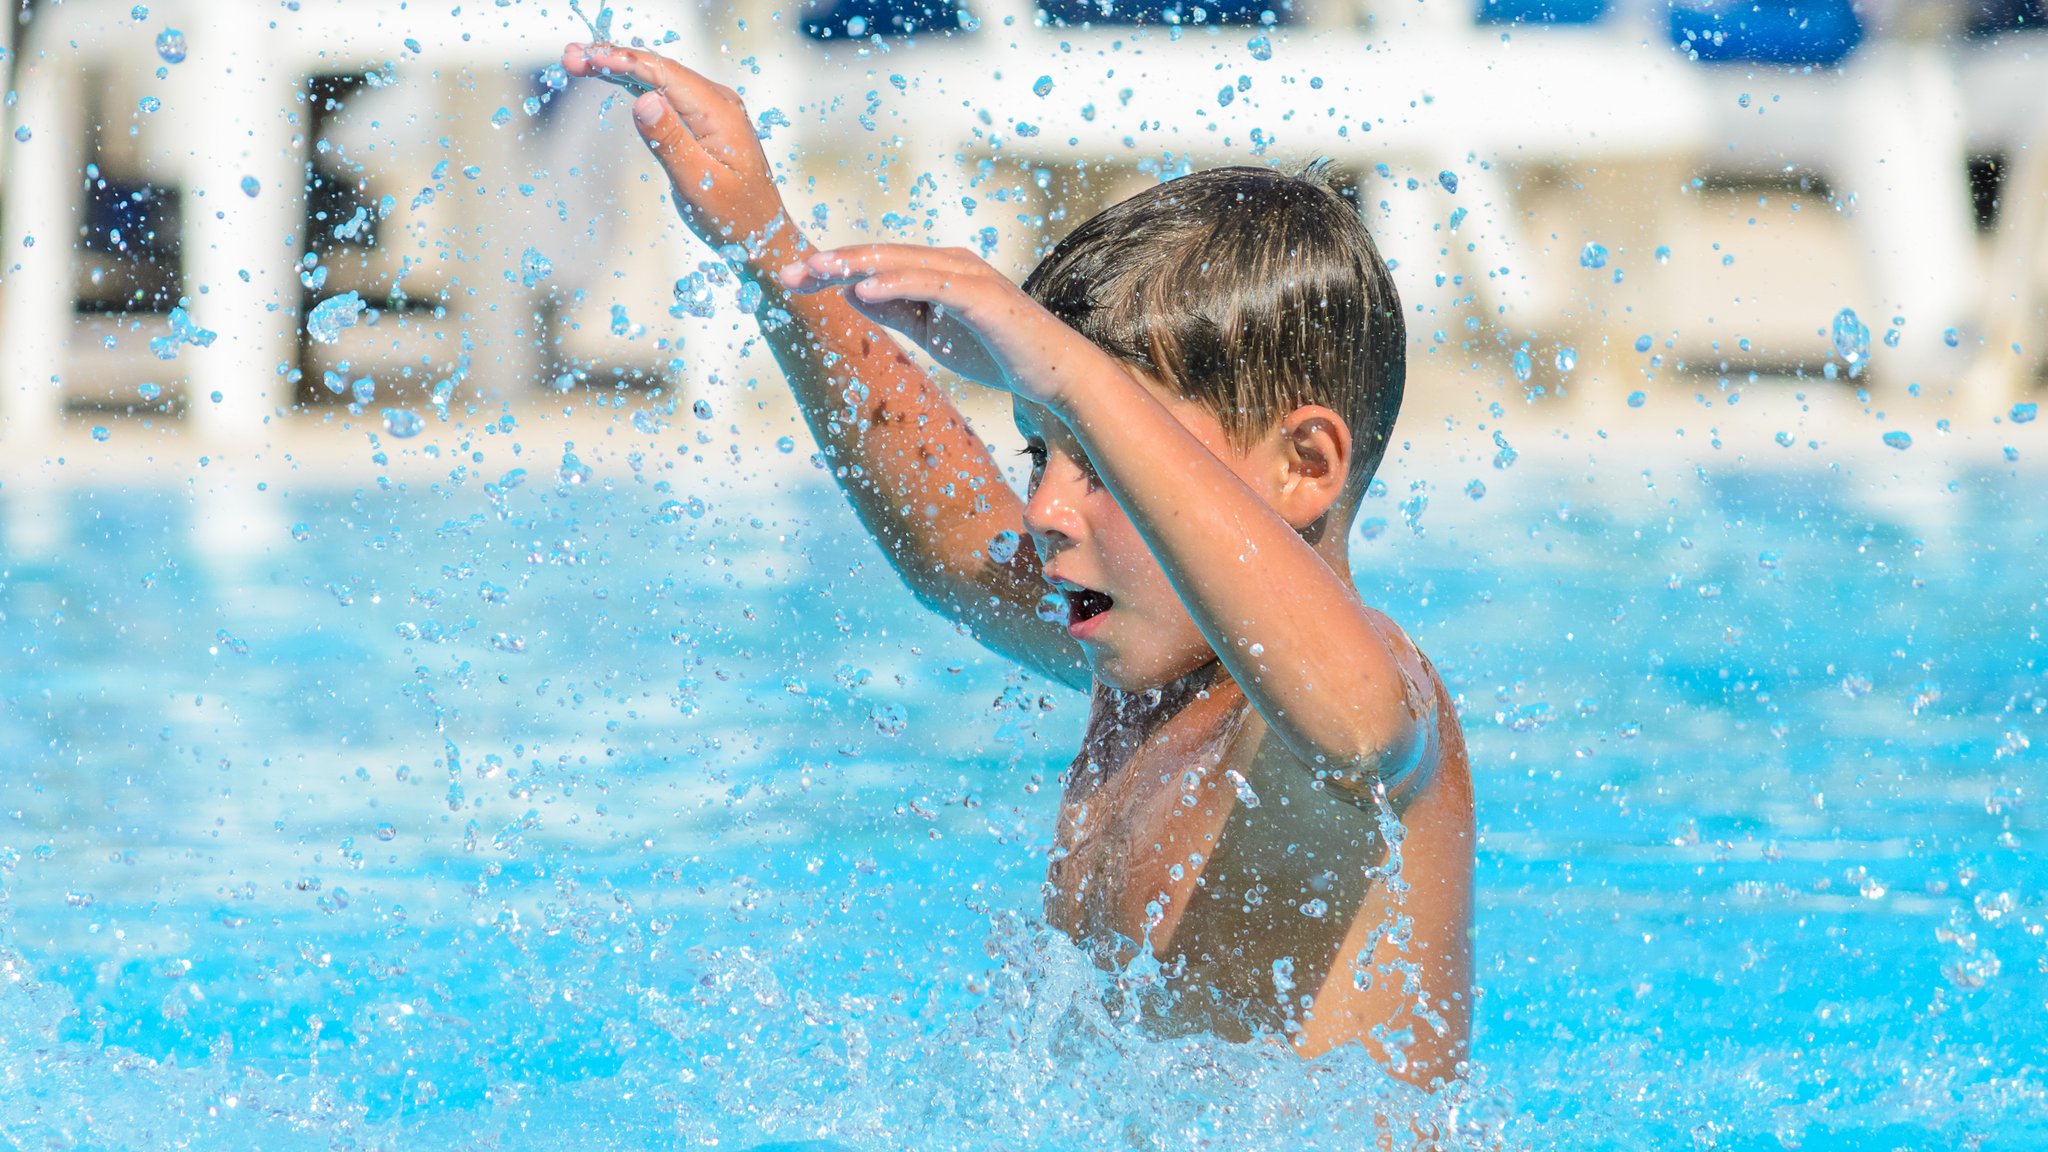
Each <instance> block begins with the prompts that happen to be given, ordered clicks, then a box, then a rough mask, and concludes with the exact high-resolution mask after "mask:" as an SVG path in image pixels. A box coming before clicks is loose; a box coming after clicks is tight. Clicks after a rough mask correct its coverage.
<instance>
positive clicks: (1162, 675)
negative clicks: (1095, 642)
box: [1084, 647, 1216, 692]
mask: <svg viewBox="0 0 2048 1152" xmlns="http://www.w3.org/2000/svg"><path fill="white" fill-rule="evenodd" d="M1084 651H1086V649H1084ZM1087 655H1088V670H1089V671H1090V672H1091V673H1093V674H1094V676H1095V680H1096V683H1098V684H1101V685H1102V686H1103V687H1105V688H1114V689H1116V690H1117V691H1119V692H1144V691H1147V690H1150V689H1153V688H1164V687H1166V686H1167V685H1169V684H1173V683H1175V682H1177V681H1179V680H1181V679H1183V678H1185V677H1186V676H1188V675H1189V674H1190V673H1192V672H1194V671H1195V670H1197V669H1199V668H1202V667H1205V666H1206V665H1208V664H1209V663H1211V662H1212V661H1214V660H1215V659H1216V654H1215V653H1214V652H1212V651H1210V650H1209V649H1208V648H1206V647H1205V648H1203V649H1202V650H1201V651H1200V652H1190V653H1163V652H1162V653H1145V654H1142V655H1141V654H1137V653H1122V652H1116V651H1105V650H1097V651H1092V652H1087Z"/></svg>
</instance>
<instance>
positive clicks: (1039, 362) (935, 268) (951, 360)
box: [781, 244, 1123, 412]
mask: <svg viewBox="0 0 2048 1152" xmlns="http://www.w3.org/2000/svg"><path fill="white" fill-rule="evenodd" d="M781 278H782V285H783V287H785V288H788V289H789V290H790V291H792V292H797V293H811V292H817V291H820V290H822V289H825V288H830V287H835V286H845V288H846V299H847V301H848V302H849V303H851V304H852V305H853V307H854V308H855V309H857V310H859V311H860V313H861V314H862V315H864V316H866V317H867V318H868V319H870V320H873V321H874V322H875V323H877V324H880V325H883V326H884V327H888V328H894V329H896V330H897V331H898V332H901V333H903V334H904V335H906V336H908V337H910V339H911V340H913V341H915V342H916V344H917V346H918V347H919V348H921V349H923V350H924V351H925V352H927V353H929V354H930V355H931V357H932V358H933V359H934V360H937V361H938V362H939V363H940V364H942V365H944V366H945V367H946V368H948V369H950V370H952V371H954V372H957V373H959V374H960V375H962V376H965V377H966V378H968V379H969V380H973V381H975V382H977V383H980V384H986V385H989V386H990V387H994V388H1001V389H1003V390H1004V391H1006V392H1012V393H1015V394H1016V395H1018V396H1022V397H1023V398H1024V399H1026V400H1030V401H1033V402H1035V403H1038V404H1042V405H1044V406H1046V407H1047V408H1050V409H1052V410H1053V411H1055V412H1059V411H1061V410H1062V408H1063V403H1062V401H1063V400H1064V399H1065V397H1066V395H1067V392H1068V390H1069V389H1070V388H1071V387H1072V386H1073V383H1074V381H1076V380H1078V379H1085V378H1089V377H1092V376H1097V375H1099V374H1100V373H1102V372H1105V371H1110V372H1118V373H1121V372H1122V370H1123V369H1122V366H1121V365H1119V364H1118V363H1117V362H1116V361H1115V360H1114V359H1113V358H1111V357H1110V356H1109V354H1108V353H1106V352H1104V351H1102V349H1100V348H1098V347H1096V346H1095V344H1094V343H1092V342H1091V341H1089V340H1088V338H1087V337H1085V336H1083V335H1081V334H1080V333H1079V332H1076V331H1074V330H1073V329H1072V328H1070V327H1068V326H1067V325H1066V324H1064V323H1062V322H1061V321H1060V319H1059V317H1057V316H1054V315H1053V314H1052V313H1051V312H1048V311H1046V310H1045V308H1044V306H1042V305H1040V304H1039V303H1038V301H1036V300H1033V299H1032V298H1031V297H1029V296H1027V295H1025V293H1024V290H1023V289H1022V288H1019V287H1018V286H1017V285H1015V284H1012V283H1010V281H1009V279H1008V278H1007V277H1005V276H1004V275H1003V274H1002V273H1000V272H998V271H996V270H995V269H994V268H992V267H990V266H989V265H988V263H987V262H986V261H984V260H982V259H981V258H980V257H978V256H975V255H974V254H973V253H971V252H968V251H966V250H965V249H961V248H921V247H918V246H916V245H911V244H865V245H859V246H856V247H850V248H835V249H832V250H830V251H825V252H814V253H812V254H811V255H810V256H809V257H807V258H805V259H804V260H802V261H799V262H797V263H794V264H791V265H789V266H787V267H785V268H783V269H782V271H781Z"/></svg>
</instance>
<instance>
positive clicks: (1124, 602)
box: [1015, 384, 1272, 691]
mask: <svg viewBox="0 0 2048 1152" xmlns="http://www.w3.org/2000/svg"><path fill="white" fill-rule="evenodd" d="M1147 386H1148V387H1150V388H1151V390H1152V394H1153V395H1154V396H1156V397H1158V399H1159V400H1160V402H1161V403H1163V404H1165V405H1166V407H1167V409H1168V411H1170V412H1172V413H1173V415H1174V417H1175V418H1176V419H1178V420H1179V421H1180V423H1181V424H1182V426H1184V427H1186V428H1187V429H1188V431H1190V432H1192V433H1193V434H1194V435H1195V438H1196V439H1197V440H1200V441H1201V442H1202V444H1203V446H1204V447H1206V448H1208V449H1209V451H1210V452H1211V453H1213V454H1214V455H1215V456H1216V458H1217V459H1219V460H1221V461H1223V462H1224V463H1225V464H1226V465H1228V466H1229V467H1230V469H1231V471H1232V472H1235V473H1236V474H1237V475H1238V478H1239V479H1241V480H1243V481H1244V482H1245V483H1246V484H1247V485H1249V486H1250V487H1251V488H1252V490H1253V491H1255V492H1258V493H1259V494H1260V496H1262V497H1264V498H1265V499H1266V500H1267V502H1268V503H1271V502H1272V495H1271V494H1270V493H1269V492H1268V491H1267V485H1268V484H1269V483H1270V477H1271V475H1272V472H1271V469H1270V468H1266V467H1262V466H1261V465H1262V464H1263V463H1264V460H1263V457H1264V456H1265V455H1266V453H1265V452H1264V451H1262V448H1261V446H1258V445H1254V447H1253V449H1252V450H1251V451H1250V452H1249V453H1246V452H1240V451H1238V450H1237V449H1236V448H1234V447H1233V446H1232V445H1231V443H1230V440H1229V438H1228V437H1227V436H1225V435H1224V432H1223V426H1222V423H1221V422H1220V421H1218V420H1217V419H1216V417H1215V416H1214V415H1212V414H1211V413H1210V412H1209V411H1208V410H1206V409H1204V408H1202V407H1200V406H1199V405H1196V404H1194V403H1192V402H1190V401H1187V400H1184V399H1182V398H1180V397H1178V396H1174V395H1171V394H1170V393H1168V392H1166V391H1165V390H1163V389H1161V388H1158V387H1154V386H1151V385H1149V384H1148V385H1147ZM1015 415H1016V421H1017V430H1018V431H1019V432H1021V433H1023V435H1024V439H1025V444H1026V450H1027V451H1028V452H1029V453H1030V455H1031V487H1030V496H1029V500H1028V501H1027V502H1026V504H1025V507H1024V526H1025V528H1026V529H1027V530H1028V531H1029V532H1030V533H1031V541H1032V543H1033V544H1034V545H1035V546H1036V547H1037V548H1038V556H1039V559H1040V561H1041V562H1042V564H1043V568H1044V573H1045V578H1046V580H1047V581H1048V582H1049V583H1051V584H1052V585H1053V587H1054V589H1056V590H1057V591H1060V592H1062V593H1064V594H1065V595H1066V599H1067V633H1068V634H1069V635H1070V636H1072V637H1073V638H1074V639H1075V640H1077V641H1079V642H1080V644H1081V651H1082V652H1083V653H1084V654H1085V655H1086V657H1087V660H1088V666H1089V668H1090V669H1091V670H1092V671H1093V672H1094V673H1095V678H1096V679H1097V680H1100V681H1101V682H1102V683H1104V684H1107V685H1109V686H1110V687H1112V688H1118V689H1122V690H1124V691H1140V690H1143V689H1146V688H1155V687H1159V686H1161V685H1164V684H1170V683H1172V682H1174V681H1175V680H1178V679H1180V678H1181V677H1183V676H1186V675H1187V674H1188V673H1190V672H1193V671H1194V670H1196V669H1197V668H1200V667H1201V666H1203V665H1204V664H1207V663H1208V662H1209V661H1211V660H1213V659H1215V658H1216V653H1215V651H1214V649H1212V648H1211V647H1210V646H1209V641H1208V639H1207V638H1206V637H1204V636H1203V635H1202V632H1201V629H1199V628H1197V627H1196V626H1195V622H1194V619H1193V617H1191V616H1190V615H1189V614H1188V610H1187V608H1186V607H1185V606H1184V605H1183V604H1182V603H1181V599H1180V594H1179V593H1177V592H1175V591H1174V589H1173V585H1172V584H1171V583H1170V582H1168V580H1167V578H1166V572H1165V570H1164V569H1162V568H1161V567H1160V566H1159V561H1158V559H1157V558H1155V557H1154V556H1153V555H1152V550H1151V548H1149V547H1148V546H1147V545H1146V544H1145V541H1144V539H1143V538H1141V537H1140V536H1139V535H1138V528H1137V525H1135V524H1133V523H1131V518H1130V517H1129V516H1128V515H1126V514H1125V513H1124V509H1123V506H1122V505H1121V504H1119V503H1117V499H1116V497H1115V495H1113V494H1112V493H1111V492H1110V491H1109V489H1108V488H1106V487H1104V486H1103V484H1102V481H1101V480H1100V479H1099V478H1097V476H1096V475H1095V470H1094V467H1093V465H1092V464H1091V463H1090V462H1089V460H1088V456H1087V454H1086V453H1085V452H1084V451H1083V450H1082V448H1081V444H1080V442H1079V441H1078V440H1076V439H1075V437H1074V434H1073V431H1072V430H1071V429H1069V428H1068V427H1067V426H1066V424H1065V423H1063V422H1062V421H1061V420H1060V419H1059V417H1057V416H1054V415H1053V414H1052V413H1051V412H1049V411H1047V410H1046V409H1045V408H1042V407H1040V406H1039V405H1036V404H1033V403H1030V402H1029V401H1026V400H1018V401H1016V402H1015Z"/></svg>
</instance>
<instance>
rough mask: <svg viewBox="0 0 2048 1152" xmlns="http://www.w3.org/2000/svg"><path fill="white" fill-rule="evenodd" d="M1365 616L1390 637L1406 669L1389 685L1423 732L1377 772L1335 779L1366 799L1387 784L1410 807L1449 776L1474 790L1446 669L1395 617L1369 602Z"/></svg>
mask: <svg viewBox="0 0 2048 1152" xmlns="http://www.w3.org/2000/svg"><path fill="white" fill-rule="evenodd" d="M1365 618H1366V622H1367V623H1368V624H1369V625H1371V627H1372V629H1373V630H1374V631H1375V632H1377V633H1378V634H1379V635H1380V638H1381V639H1382V640H1383V641H1384V642H1385V643H1386V645H1387V649H1388V651H1389V652H1391V653H1392V654H1393V657H1394V662H1395V664H1396V665H1397V666H1398V667H1399V668H1400V671H1401V675H1400V678H1399V680H1398V681H1397V682H1396V683H1392V684H1388V685H1387V687H1386V691H1387V692H1388V693H1390V694H1399V695H1400V696H1401V697H1402V700H1401V704H1402V705H1403V707H1404V708H1405V709H1406V710H1407V712H1408V713H1409V714H1410V715H1411V716H1414V717H1415V718H1416V719H1417V720H1419V721H1420V722H1421V723H1420V728H1421V730H1422V738H1421V739H1418V740H1415V741H1413V742H1412V744H1411V745H1410V746H1409V747H1407V748H1405V749H1403V750H1402V753H1401V754H1399V755H1397V756H1395V757H1393V758H1391V759H1390V760H1388V761H1387V762H1385V763H1382V764H1381V765H1380V766H1379V769H1380V770H1379V772H1378V773H1377V777H1376V778H1368V779H1352V780H1340V779H1337V778H1334V777H1333V778H1332V780H1331V783H1332V785H1333V786H1336V787H1337V788H1339V789H1340V790H1347V789H1348V790H1350V791H1353V792H1356V793H1357V794H1358V796H1357V798H1358V799H1359V800H1360V801H1362V802H1366V801H1370V799H1371V794H1372V793H1373V792H1375V791H1376V790H1378V789H1381V788H1383V789H1384V790H1385V791H1384V795H1385V796H1386V798H1387V799H1388V800H1389V801H1391V802H1392V803H1393V805H1394V807H1395V808H1396V809H1397V810H1405V809H1406V808H1407V807H1408V806H1409V805H1410V804H1411V803H1413V802H1414V801H1415V800H1416V799H1417V798H1418V797H1420V796H1421V795H1422V794H1424V793H1425V792H1432V791H1439V790H1440V789H1439V788H1438V787H1437V785H1439V784H1440V783H1445V782H1446V781H1445V777H1447V776H1449V777H1453V778H1454V779H1451V780H1449V781H1448V783H1450V784H1451V785H1452V786H1453V789H1454V790H1456V791H1459V792H1461V793H1462V792H1466V791H1468V786H1467V784H1466V783H1465V737H1464V730H1463V728H1462V727H1461V726H1460V725H1459V723H1458V713H1457V708H1456V707H1455V705H1454V704H1453V702H1452V697H1451V692H1450V689H1449V688H1448V687H1446V686H1445V684H1444V680H1443V676H1442V674H1441V673H1439V672H1438V671H1437V669H1436V665H1435V664H1433V663H1432V662H1431V661H1430V659H1429V657H1428V656H1427V655H1426V654H1424V653H1423V651H1422V648H1421V647H1420V646H1419V645H1417V644H1416V643H1415V640H1414V638H1413V637H1411V636H1409V635H1408V632H1407V630H1406V629H1404V628H1402V627H1401V625H1400V624H1399V623H1398V622H1396V621H1395V620H1394V618H1393V617H1391V616H1388V615H1387V614H1386V613H1384V612H1381V611H1380V610H1378V609H1376V608H1372V607H1367V608H1366V609H1365Z"/></svg>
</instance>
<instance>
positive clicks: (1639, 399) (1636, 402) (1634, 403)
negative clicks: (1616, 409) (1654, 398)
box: [1628, 392, 1649, 408]
mask: <svg viewBox="0 0 2048 1152" xmlns="http://www.w3.org/2000/svg"><path fill="white" fill-rule="evenodd" d="M1648 399H1649V397H1648V396H1645V395H1643V394H1642V393H1641V392H1631V393H1629V394H1628V406H1629V407H1631V408H1641V407H1642V406H1643V402H1644V401H1646V400H1648Z"/></svg>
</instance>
